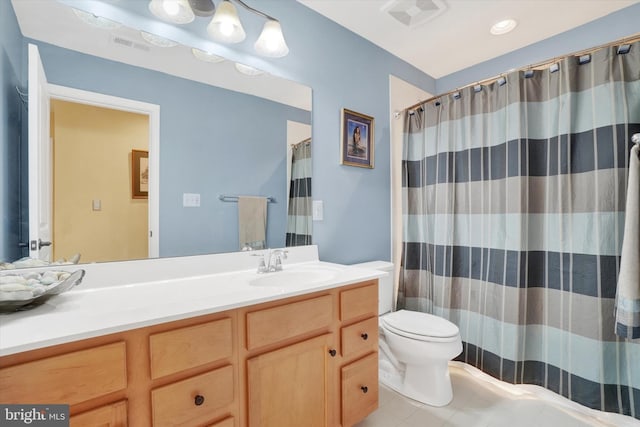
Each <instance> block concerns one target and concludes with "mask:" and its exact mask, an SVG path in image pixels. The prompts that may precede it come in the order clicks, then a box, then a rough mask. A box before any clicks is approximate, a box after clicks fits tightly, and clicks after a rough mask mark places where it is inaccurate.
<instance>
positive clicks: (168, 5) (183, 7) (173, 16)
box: [149, 0, 195, 24]
mask: <svg viewBox="0 0 640 427" xmlns="http://www.w3.org/2000/svg"><path fill="white" fill-rule="evenodd" d="M149 10H150V11H151V13H152V14H153V15H154V16H156V17H158V18H160V19H162V20H163V21H166V22H171V23H174V24H188V23H189V22H192V21H193V20H194V19H195V14H194V13H193V10H191V6H189V3H188V1H187V0H151V1H150V2H149Z"/></svg>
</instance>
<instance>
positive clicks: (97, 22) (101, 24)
mask: <svg viewBox="0 0 640 427" xmlns="http://www.w3.org/2000/svg"><path fill="white" fill-rule="evenodd" d="M72 9H73V13H75V14H76V16H77V17H78V18H80V19H81V20H82V21H83V22H84V23H85V24H89V25H91V26H93V27H97V28H101V29H103V30H115V29H116V28H120V27H121V26H122V24H121V23H119V22H116V21H112V20H111V19H107V18H103V17H101V16H96V15H94V14H93V13H89V12H85V11H84V10H80V9H76V8H72Z"/></svg>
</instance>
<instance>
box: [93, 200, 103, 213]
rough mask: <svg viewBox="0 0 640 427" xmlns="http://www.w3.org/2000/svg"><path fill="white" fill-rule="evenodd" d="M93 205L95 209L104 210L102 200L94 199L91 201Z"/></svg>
mask: <svg viewBox="0 0 640 427" xmlns="http://www.w3.org/2000/svg"><path fill="white" fill-rule="evenodd" d="M91 207H92V208H93V210H94V211H101V210H102V200H100V199H93V200H92V202H91Z"/></svg>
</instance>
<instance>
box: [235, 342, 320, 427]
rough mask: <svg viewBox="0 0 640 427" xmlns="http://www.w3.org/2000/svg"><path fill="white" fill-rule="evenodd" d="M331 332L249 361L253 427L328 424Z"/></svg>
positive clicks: (250, 407)
mask: <svg viewBox="0 0 640 427" xmlns="http://www.w3.org/2000/svg"><path fill="white" fill-rule="evenodd" d="M330 338H331V335H330V334H326V335H321V336H319V337H316V338H312V339H309V340H306V341H302V342H299V343H297V344H293V345H290V346H287V347H284V348H281V349H279V350H274V351H271V352H268V353H264V354H261V355H259V356H256V357H253V358H251V359H249V360H247V380H248V395H249V405H248V409H247V410H248V415H249V426H250V427H299V426H305V427H325V426H327V411H328V404H327V398H328V397H327V393H328V390H329V387H328V384H327V382H328V375H327V357H329V344H330Z"/></svg>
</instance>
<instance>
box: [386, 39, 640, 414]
mask: <svg viewBox="0 0 640 427" xmlns="http://www.w3.org/2000/svg"><path fill="white" fill-rule="evenodd" d="M629 47H630V50H628V49H627V48H629ZM639 131H640V44H639V43H633V44H631V45H627V46H612V47H608V48H602V49H599V50H597V51H595V52H592V53H591V54H590V55H584V56H582V57H575V56H570V57H567V58H564V59H562V60H559V61H558V62H557V63H555V64H553V65H551V66H550V67H549V68H546V69H538V70H534V71H531V70H529V71H516V72H511V73H508V74H506V75H504V76H502V77H501V78H499V79H497V80H496V81H495V82H493V83H491V84H487V85H476V86H470V87H467V88H464V89H462V90H460V91H459V92H457V93H453V94H450V95H446V96H443V97H441V98H440V99H438V100H433V101H429V102H426V103H424V104H423V105H422V106H421V107H419V108H418V109H416V110H415V111H412V112H408V113H407V114H406V116H405V135H404V148H403V151H404V153H403V189H402V190H403V223H404V224H403V233H404V235H403V255H402V272H401V278H400V286H399V294H398V306H399V307H400V308H407V309H411V310H418V311H425V312H429V313H433V314H436V315H439V316H442V317H444V318H447V319H449V320H450V321H452V322H453V323H455V324H456V325H458V327H459V328H460V333H461V336H462V339H463V342H464V345H463V353H462V354H461V356H460V357H459V360H462V361H464V362H466V363H469V364H471V365H473V366H476V367H478V368H480V369H481V370H483V371H485V372H487V373H488V374H490V375H492V376H494V377H496V378H499V379H501V380H503V381H506V382H509V383H527V384H536V385H540V386H543V387H546V388H547V389H550V390H552V391H554V392H556V393H559V394H561V395H563V396H565V397H567V398H569V399H571V400H573V401H576V402H578V403H581V404H583V405H585V406H588V407H591V408H595V409H599V410H604V411H610V412H616V413H622V414H626V415H631V416H633V417H636V418H640V340H626V339H623V338H620V337H618V336H616V335H615V333H614V323H615V318H614V300H615V294H616V279H617V274H618V270H619V265H620V250H621V245H622V232H623V228H624V220H625V212H624V210H625V194H626V185H627V178H628V164H629V151H630V148H631V146H632V143H631V142H630V137H631V135H632V134H633V133H635V132H639ZM629 214H630V215H638V214H639V213H638V212H631V213H629ZM639 238H640V237H639Z"/></svg>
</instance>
